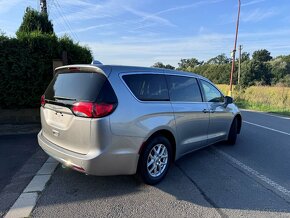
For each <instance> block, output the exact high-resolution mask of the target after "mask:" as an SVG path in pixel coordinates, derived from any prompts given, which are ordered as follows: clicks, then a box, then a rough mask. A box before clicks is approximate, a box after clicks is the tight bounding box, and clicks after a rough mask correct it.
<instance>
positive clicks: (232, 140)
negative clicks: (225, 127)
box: [226, 118, 238, 145]
mask: <svg viewBox="0 0 290 218" xmlns="http://www.w3.org/2000/svg"><path fill="white" fill-rule="evenodd" d="M237 135H238V120H237V118H234V120H233V122H232V125H231V128H230V132H229V136H228V140H227V141H226V142H227V144H229V145H235V144H236V141H237Z"/></svg>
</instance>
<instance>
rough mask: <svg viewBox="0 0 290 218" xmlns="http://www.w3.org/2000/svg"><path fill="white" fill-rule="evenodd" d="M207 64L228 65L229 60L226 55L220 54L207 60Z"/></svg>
mask: <svg viewBox="0 0 290 218" xmlns="http://www.w3.org/2000/svg"><path fill="white" fill-rule="evenodd" d="M207 63H208V64H228V63H230V58H228V57H227V56H226V54H224V53H223V54H220V55H218V56H216V57H214V58H211V59H209V61H208V62H207Z"/></svg>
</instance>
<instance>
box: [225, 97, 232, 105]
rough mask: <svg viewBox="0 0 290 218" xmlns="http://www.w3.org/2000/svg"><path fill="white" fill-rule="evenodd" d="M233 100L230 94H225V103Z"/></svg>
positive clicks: (230, 102)
mask: <svg viewBox="0 0 290 218" xmlns="http://www.w3.org/2000/svg"><path fill="white" fill-rule="evenodd" d="M233 102H234V100H233V98H232V97H230V96H225V104H226V105H228V104H232V103H233Z"/></svg>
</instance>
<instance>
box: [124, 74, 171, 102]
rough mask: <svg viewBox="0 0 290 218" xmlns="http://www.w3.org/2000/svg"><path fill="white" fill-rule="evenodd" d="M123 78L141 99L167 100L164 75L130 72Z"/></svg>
mask: <svg viewBox="0 0 290 218" xmlns="http://www.w3.org/2000/svg"><path fill="white" fill-rule="evenodd" d="M123 79H124V81H125V83H126V84H127V86H128V87H129V89H130V90H131V91H132V92H133V94H134V95H135V96H136V98H138V99H139V100H141V101H169V96H168V90H167V85H166V80H165V76H164V75H161V74H131V75H124V76H123Z"/></svg>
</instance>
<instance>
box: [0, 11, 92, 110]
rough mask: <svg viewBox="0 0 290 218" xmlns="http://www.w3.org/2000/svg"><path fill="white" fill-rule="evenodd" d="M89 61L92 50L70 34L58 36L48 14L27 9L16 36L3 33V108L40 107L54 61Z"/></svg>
mask: <svg viewBox="0 0 290 218" xmlns="http://www.w3.org/2000/svg"><path fill="white" fill-rule="evenodd" d="M64 51H65V52H66V54H67V57H66V59H67V60H66V61H67V64H76V63H90V62H91V61H92V53H91V51H90V49H89V48H87V47H84V46H80V45H79V44H78V43H75V42H73V40H71V39H70V38H69V37H67V36H65V37H60V38H59V37H57V36H56V34H55V33H54V31H53V25H52V22H51V21H50V20H49V19H48V16H47V14H44V13H40V12H38V11H36V10H34V9H31V8H27V9H26V11H25V14H24V17H23V21H22V23H21V25H20V27H19V29H18V30H17V32H16V37H7V36H5V34H3V33H0V63H1V64H0V78H1V79H0V93H1V95H0V102H1V104H0V108H33V107H39V99H40V96H41V95H42V94H43V93H44V91H45V89H46V87H47V85H48V84H49V82H50V81H51V79H52V77H53V60H54V59H58V60H61V59H62V56H63V52H64Z"/></svg>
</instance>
